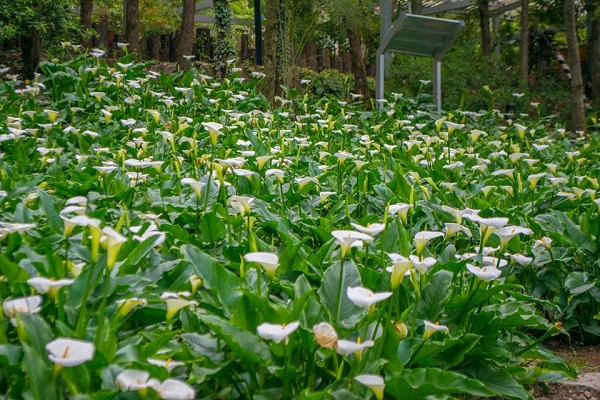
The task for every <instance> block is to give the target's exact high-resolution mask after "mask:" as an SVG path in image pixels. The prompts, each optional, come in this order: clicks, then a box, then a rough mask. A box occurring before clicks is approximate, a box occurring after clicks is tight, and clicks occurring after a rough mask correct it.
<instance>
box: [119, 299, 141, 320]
mask: <svg viewBox="0 0 600 400" xmlns="http://www.w3.org/2000/svg"><path fill="white" fill-rule="evenodd" d="M116 304H117V308H118V310H119V316H121V317H125V316H126V315H128V314H129V313H130V312H131V311H133V309H134V308H136V307H144V306H146V305H147V304H148V302H147V301H146V299H140V298H137V297H132V298H130V299H125V300H117V301H116Z"/></svg>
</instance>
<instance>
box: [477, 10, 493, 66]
mask: <svg viewBox="0 0 600 400" xmlns="http://www.w3.org/2000/svg"><path fill="white" fill-rule="evenodd" d="M477 8H478V10H479V26H480V28H481V51H482V53H483V55H484V56H490V55H492V34H491V32H490V7H489V0H478V2H477Z"/></svg>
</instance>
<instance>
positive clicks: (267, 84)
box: [263, 0, 281, 102]
mask: <svg viewBox="0 0 600 400" xmlns="http://www.w3.org/2000/svg"><path fill="white" fill-rule="evenodd" d="M280 11H281V4H280V2H279V0H267V3H266V18H265V35H264V38H265V42H264V55H263V61H264V64H265V74H266V75H267V76H266V78H265V81H264V86H263V92H264V95H265V97H266V98H267V99H269V101H270V102H273V98H274V97H275V91H276V88H277V86H278V84H279V81H280V79H281V78H280V77H279V75H278V71H279V68H278V67H277V65H278V57H277V25H278V22H279V14H280Z"/></svg>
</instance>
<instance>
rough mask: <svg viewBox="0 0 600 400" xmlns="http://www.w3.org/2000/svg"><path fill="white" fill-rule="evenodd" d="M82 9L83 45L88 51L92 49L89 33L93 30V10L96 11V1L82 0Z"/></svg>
mask: <svg viewBox="0 0 600 400" xmlns="http://www.w3.org/2000/svg"><path fill="white" fill-rule="evenodd" d="M79 7H80V8H81V30H82V35H81V44H83V47H85V48H86V49H89V48H90V47H91V40H90V39H91V38H90V36H89V31H90V29H92V10H93V9H94V0H81V1H80V3H79Z"/></svg>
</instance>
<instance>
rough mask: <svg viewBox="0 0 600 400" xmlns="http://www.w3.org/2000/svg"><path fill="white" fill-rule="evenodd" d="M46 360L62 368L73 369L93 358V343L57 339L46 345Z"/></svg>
mask: <svg viewBox="0 0 600 400" xmlns="http://www.w3.org/2000/svg"><path fill="white" fill-rule="evenodd" d="M46 350H47V351H48V353H49V354H48V358H49V359H50V361H52V362H53V363H55V364H58V365H62V366H63V367H74V366H76V365H79V364H83V363H84V362H86V361H89V360H91V359H92V358H94V353H95V351H96V348H95V347H94V343H92V342H87V341H84V340H77V339H69V338H57V339H54V340H53V341H51V342H49V343H48V344H46Z"/></svg>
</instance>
